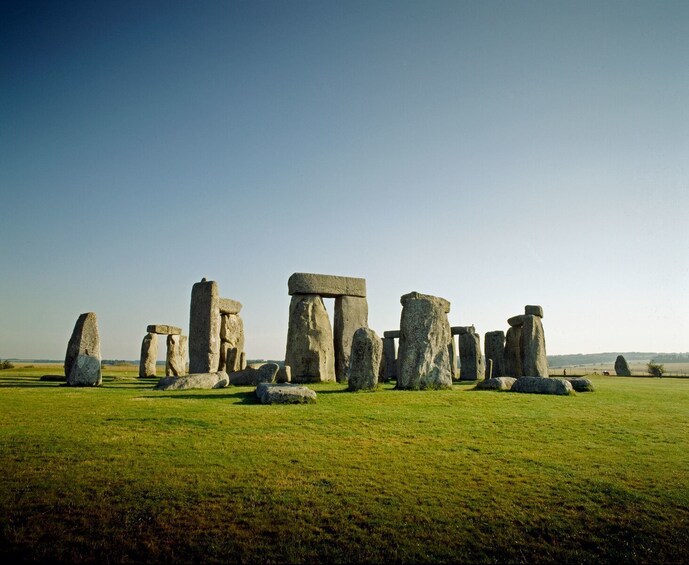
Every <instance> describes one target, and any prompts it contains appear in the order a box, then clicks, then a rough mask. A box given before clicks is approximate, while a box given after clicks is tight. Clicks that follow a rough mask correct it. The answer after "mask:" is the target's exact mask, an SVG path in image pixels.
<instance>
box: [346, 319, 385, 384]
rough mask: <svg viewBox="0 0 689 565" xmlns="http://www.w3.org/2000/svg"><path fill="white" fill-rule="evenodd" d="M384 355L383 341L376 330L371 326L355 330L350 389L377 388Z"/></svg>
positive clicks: (350, 369)
mask: <svg viewBox="0 0 689 565" xmlns="http://www.w3.org/2000/svg"><path fill="white" fill-rule="evenodd" d="M382 356H383V342H382V341H381V340H380V338H379V337H378V335H377V334H376V332H374V331H373V330H371V329H369V328H359V329H358V330H356V332H354V337H353V338H352V351H351V357H350V365H349V378H348V379H347V380H348V381H349V390H352V391H355V390H375V388H376V386H378V372H379V371H380V360H381V358H382Z"/></svg>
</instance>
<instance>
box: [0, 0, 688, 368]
mask: <svg viewBox="0 0 689 565" xmlns="http://www.w3.org/2000/svg"><path fill="white" fill-rule="evenodd" d="M0 190H1V193H2V203H3V206H2V209H3V214H2V220H1V221H0V241H1V243H0V260H1V261H2V269H1V270H0V358H5V357H21V358H28V357H50V358H62V357H63V356H64V352H65V349H66V345H67V340H68V339H69V336H70V333H71V331H72V328H73V326H74V322H75V321H76V318H77V317H78V315H79V314H80V313H82V312H87V311H95V312H96V313H97V314H98V318H99V326H100V332H101V338H102V351H103V356H104V357H105V358H128V359H133V358H137V357H138V355H139V348H140V343H141V339H142V337H143V335H144V333H145V329H146V325H147V324H150V323H167V324H174V325H180V326H182V327H183V328H184V329H185V333H186V331H187V330H188V327H189V298H190V293H191V286H192V284H193V283H194V282H195V281H197V280H200V279H201V278H202V277H207V278H208V279H214V280H216V281H218V283H219V285H220V291H221V295H222V296H226V297H230V298H234V299H237V300H240V301H241V302H242V303H243V304H244V309H243V311H242V315H243V318H244V323H245V328H246V334H247V341H246V350H247V354H248V356H249V357H250V358H277V359H281V358H283V357H284V348H285V340H286V333H287V315H288V307H289V296H288V295H287V279H288V277H289V275H290V274H291V273H293V272H295V271H304V272H316V273H329V274H339V275H350V276H360V277H365V278H366V279H367V282H368V291H369V310H370V325H371V327H372V328H373V329H375V330H376V331H377V332H378V333H382V332H383V331H384V330H388V329H393V328H397V327H398V326H399V317H400V311H401V306H400V303H399V298H400V296H401V295H402V294H404V293H407V292H410V291H412V290H417V291H419V292H424V293H429V294H435V295H438V296H442V297H444V298H446V299H448V300H450V301H451V302H452V312H451V313H450V322H451V323H452V324H453V325H465V324H475V325H476V328H477V331H479V332H480V333H481V334H483V333H484V332H486V331H490V330H495V329H506V328H507V324H506V319H507V318H508V317H509V316H512V315H514V314H518V313H521V312H522V311H523V306H524V305H525V304H542V305H543V307H544V309H545V318H544V326H545V331H546V340H547V348H548V353H550V354H563V353H577V352H584V353H585V352H599V351H630V350H643V351H687V350H689V253H688V252H689V2H686V1H679V2H664V1H649V2H630V1H624V2H605V1H593V2H586V1H580V0H578V1H575V2H558V1H542V2H519V1H506V2H479V1H475V2H460V1H457V0H455V1H450V2H439V1H431V2H420V1H413V2H399V1H395V2H382V1H370V0H367V1H363V2H353V1H341V2H325V1H322V0H319V1H314V2H303V1H299V2H291V1H279V2H229V1H226V2H203V1H202V2H155V1H146V2H138V1H137V2H127V1H117V2H31V1H19V2H7V1H5V2H3V3H1V4H0ZM163 350H164V347H161V357H162V355H163Z"/></svg>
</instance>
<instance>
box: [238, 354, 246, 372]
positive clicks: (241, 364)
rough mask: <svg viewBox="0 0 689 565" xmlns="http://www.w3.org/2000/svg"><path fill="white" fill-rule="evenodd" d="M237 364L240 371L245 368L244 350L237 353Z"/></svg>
mask: <svg viewBox="0 0 689 565" xmlns="http://www.w3.org/2000/svg"><path fill="white" fill-rule="evenodd" d="M239 366H240V367H241V370H242V371H243V370H244V369H246V366H247V365H246V351H242V352H241V353H240V354H239Z"/></svg>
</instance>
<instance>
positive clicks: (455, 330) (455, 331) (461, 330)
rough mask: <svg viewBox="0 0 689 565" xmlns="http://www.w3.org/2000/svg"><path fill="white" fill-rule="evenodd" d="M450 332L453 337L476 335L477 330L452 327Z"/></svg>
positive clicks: (472, 327) (470, 327)
mask: <svg viewBox="0 0 689 565" xmlns="http://www.w3.org/2000/svg"><path fill="white" fill-rule="evenodd" d="M450 332H451V333H452V335H464V334H475V333H476V328H475V327H474V326H452V327H451V328H450Z"/></svg>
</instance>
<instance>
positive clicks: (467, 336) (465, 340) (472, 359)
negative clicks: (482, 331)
mask: <svg viewBox="0 0 689 565" xmlns="http://www.w3.org/2000/svg"><path fill="white" fill-rule="evenodd" d="M459 367H460V370H459V380H460V381H476V380H483V379H484V378H485V376H486V368H485V366H484V364H483V356H482V355H481V336H480V335H478V334H477V333H461V334H459Z"/></svg>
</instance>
